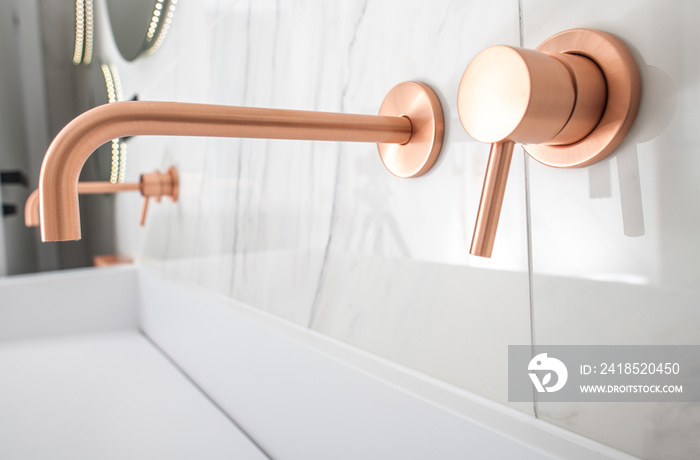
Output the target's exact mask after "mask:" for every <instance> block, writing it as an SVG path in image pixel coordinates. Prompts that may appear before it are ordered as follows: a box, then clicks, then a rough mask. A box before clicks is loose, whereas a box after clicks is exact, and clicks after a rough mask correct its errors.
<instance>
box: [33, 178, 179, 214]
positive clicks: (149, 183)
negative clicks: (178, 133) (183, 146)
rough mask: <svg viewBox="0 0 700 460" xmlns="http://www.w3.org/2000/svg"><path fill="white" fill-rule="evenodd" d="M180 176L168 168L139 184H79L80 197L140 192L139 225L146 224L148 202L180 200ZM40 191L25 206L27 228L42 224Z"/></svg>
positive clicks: (35, 191)
mask: <svg viewBox="0 0 700 460" xmlns="http://www.w3.org/2000/svg"><path fill="white" fill-rule="evenodd" d="M178 190H179V185H178V175H177V169H175V168H174V167H170V168H168V170H167V171H166V172H164V173H161V172H159V171H153V172H152V173H148V174H141V178H140V179H139V181H138V182H123V183H116V184H113V183H111V182H106V181H105V182H78V194H79V195H97V194H103V193H118V192H129V191H140V192H141V196H143V197H144V200H143V207H142V208H141V216H140V218H139V225H141V226H143V225H145V224H146V213H147V212H148V202H149V200H150V199H151V198H153V199H155V200H156V201H160V200H161V198H163V197H164V196H167V197H168V198H169V199H170V201H173V202H174V201H177V198H178ZM39 217H40V216H39V189H36V190H34V191H33V192H32V193H30V194H29V196H28V197H27V202H26V204H25V205H24V224H25V225H26V226H27V227H36V226H38V225H39V223H40V218H39Z"/></svg>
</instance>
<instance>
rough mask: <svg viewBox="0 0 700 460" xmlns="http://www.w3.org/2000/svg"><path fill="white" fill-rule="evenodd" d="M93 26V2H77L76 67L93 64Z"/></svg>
mask: <svg viewBox="0 0 700 460" xmlns="http://www.w3.org/2000/svg"><path fill="white" fill-rule="evenodd" d="M93 24H94V20H93V7H92V0H75V47H74V48H73V64H75V65H81V64H83V65H90V63H91V62H92V50H93V45H92V43H93Z"/></svg>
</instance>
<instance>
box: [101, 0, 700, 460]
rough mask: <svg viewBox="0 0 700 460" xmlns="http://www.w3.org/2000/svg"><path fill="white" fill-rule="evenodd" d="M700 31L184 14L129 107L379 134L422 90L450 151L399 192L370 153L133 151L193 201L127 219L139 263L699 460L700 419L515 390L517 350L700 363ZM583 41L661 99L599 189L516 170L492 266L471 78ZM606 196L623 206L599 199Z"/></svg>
mask: <svg viewBox="0 0 700 460" xmlns="http://www.w3.org/2000/svg"><path fill="white" fill-rule="evenodd" d="M520 3H521V4H520ZM697 9H698V6H697V4H696V2H694V1H693V0H675V1H667V2H657V1H654V0H647V1H641V0H619V1H616V2H609V1H607V2H603V1H597V0H586V1H582V2H561V1H554V0H552V1H547V0H523V1H522V2H518V1H516V0H498V1H490V2H481V1H461V2H454V1H447V0H444V1H442V0H435V1H432V2H421V1H406V0H393V1H386V0H383V1H378V0H377V1H375V0H367V1H364V2H359V1H357V2H327V1H323V0H318V1H304V2H297V1H291V0H278V1H272V0H266V1H260V0H256V1H251V2H243V1H239V2H229V1H219V2H217V1H214V0H211V1H206V2H180V4H178V10H177V15H176V17H175V21H174V22H173V26H172V28H171V31H170V36H169V37H168V39H167V40H166V42H165V44H164V47H163V48H162V49H161V50H160V51H159V52H158V53H157V54H155V55H153V56H151V57H149V58H147V59H143V60H137V61H135V62H134V63H132V64H126V63H124V62H120V64H121V66H122V67H120V71H121V73H122V78H123V81H124V84H125V86H126V88H125V91H126V92H127V93H134V92H137V93H138V94H139V97H140V99H142V100H170V101H187V102H201V103H213V104H226V105H245V106H263V107H277V108H291V109H306V110H324V111H339V112H352V113H368V114H373V113H376V112H377V110H378V108H379V105H380V104H381V101H382V98H383V97H384V95H385V94H386V93H387V91H388V90H389V89H390V88H391V87H392V86H393V85H395V84H397V83H399V82H401V81H404V80H419V81H424V82H426V83H428V84H430V85H432V86H433V87H434V88H435V89H436V90H437V91H438V94H439V95H440V98H441V102H442V103H443V105H444V109H445V117H446V124H447V125H446V142H445V147H444V149H443V152H442V154H441V158H440V160H439V161H438V164H437V166H436V168H435V169H434V170H433V171H432V172H431V173H430V174H428V175H427V176H425V177H422V178H419V179H414V180H401V179H397V178H395V177H393V176H391V175H390V174H389V173H388V172H387V171H385V170H384V169H383V166H382V165H381V163H380V161H379V159H378V156H377V152H376V147H375V146H373V145H362V144H336V143H329V142H319V143H311V142H295V141H264V140H236V139H197V138H154V137H150V138H149V137H139V138H135V139H133V140H132V141H131V144H130V147H129V150H130V159H129V171H128V175H129V176H130V177H129V179H131V180H135V178H136V177H137V176H138V174H139V173H141V172H146V171H150V170H152V169H154V168H160V169H164V168H166V167H167V166H170V165H175V166H177V167H178V168H179V170H180V175H181V176H180V177H181V179H182V183H181V199H180V201H179V202H178V203H177V204H170V203H160V204H153V205H152V206H151V210H150V216H149V222H148V225H147V227H146V228H145V229H141V228H139V227H138V226H137V222H136V221H137V215H138V210H139V206H140V199H139V197H138V196H135V195H126V194H124V195H122V196H120V197H119V198H118V203H117V207H118V230H117V237H118V245H119V248H120V250H121V252H124V253H130V254H133V255H136V256H140V257H141V259H142V260H143V261H144V262H146V263H151V264H152V265H154V266H156V267H160V268H161V269H162V270H163V271H164V272H166V273H169V274H171V275H173V276H175V277H179V278H181V279H184V280H187V281H192V282H195V283H197V284H200V285H202V286H204V287H207V288H209V289H211V290H213V291H215V292H219V293H221V294H223V295H226V296H230V297H233V298H235V299H238V300H241V301H243V302H245V303H248V304H250V305H252V306H255V307H258V308H260V309H262V310H266V311H269V312H271V313H273V314H276V315H278V316H280V317H283V318H286V319H288V320H290V321H293V322H296V323H298V324H301V325H303V326H306V327H309V328H312V329H314V330H317V331H319V332H321V333H324V334H328V335H330V336H332V337H335V338H338V339H340V340H343V341H345V342H348V343H350V344H352V345H354V346H357V347H360V348H363V349H365V350H368V351H370V352H373V353H376V354H379V355H381V356H383V357H386V358H389V359H392V360H394V361H396V362H398V363H401V364H404V365H407V366H409V367H412V368H414V369H416V370H418V371H421V372H425V373H428V374H430V375H432V376H435V377H438V378H440V379H442V380H444V381H446V382H449V383H451V384H453V385H457V386H459V387H461V388H464V389H467V390H470V391H473V392H476V393H478V394H480V395H484V396H487V397H489V398H491V399H493V400H495V401H498V402H501V403H503V404H509V405H511V406H514V407H516V408H518V409H520V410H522V411H524V412H526V413H529V414H532V415H533V417H534V416H535V415H534V414H535V413H537V416H538V417H540V418H542V419H545V420H547V421H550V422H552V423H554V424H557V425H560V426H563V427H565V428H567V429H570V430H572V431H575V432H578V433H581V434H583V435H585V436H588V437H591V438H593V439H596V440H598V441H601V442H603V443H606V444H609V445H611V446H613V447H615V448H618V449H621V450H623V451H626V452H629V453H632V454H634V455H637V456H640V457H642V458H666V459H681V458H690V457H697V456H698V455H700V446H698V444H697V440H696V439H695V435H694V434H693V433H697V430H698V428H699V424H700V405H698V404H677V405H669V404H666V405H661V404H644V405H641V404H637V405H622V404H578V405H577V404H568V405H567V404H558V405H550V406H547V405H544V404H539V405H533V404H525V403H518V404H513V403H508V402H507V392H506V390H507V388H506V379H505V369H506V357H507V345H512V344H528V343H531V341H532V340H533V339H534V341H535V343H537V344H568V343H579V344H587V343H591V344H614V343H620V344H698V343H700V334H699V333H698V328H697V324H698V320H699V319H700V318H698V313H697V309H696V307H697V305H698V304H700V302H698V300H699V299H698V297H699V294H700V292H699V289H700V288H699V286H700V283H698V282H697V281H698V276H699V274H700V267H699V266H698V264H699V263H700V262H698V261H699V260H700V258H699V257H697V256H698V255H700V254H698V252H699V251H700V242H698V238H697V235H698V233H699V231H700V221H699V220H698V215H699V214H698V213H697V212H695V211H694V210H695V209H697V203H695V200H696V199H697V198H696V197H698V196H700V194H698V193H697V192H698V191H697V190H696V189H697V187H698V185H697V184H698V182H697V181H696V180H695V178H694V176H693V174H695V172H696V171H697V170H698V168H697V167H695V166H696V165H695V162H696V161H697V160H696V156H697V155H696V153H695V150H696V148H695V147H694V145H695V144H696V141H695V138H694V134H695V132H694V130H695V129H696V128H695V126H696V125H697V122H698V119H699V118H700V117H699V112H698V109H697V107H698V104H697V102H698V91H699V90H700V84H699V83H698V71H699V70H700V64H699V61H698V59H697V55H698V47H699V46H700V45H698V43H700V41H699V40H698V38H699V37H698V36H697V34H698V32H697V29H698V27H697V26H698V21H700V15H698V11H697ZM572 27H589V28H598V29H601V30H605V31H607V32H611V33H613V34H616V35H617V36H619V37H620V38H621V39H622V40H623V41H625V42H626V43H628V44H629V45H630V48H631V49H632V51H633V53H634V55H635V58H636V59H637V61H638V63H639V65H640V68H641V71H642V79H643V85H644V89H643V102H642V107H641V110H640V115H639V119H638V122H637V123H636V125H635V127H634V129H633V131H632V133H631V134H630V136H629V139H628V140H627V141H626V142H625V143H624V144H623V146H622V147H621V149H620V150H619V152H618V153H617V154H616V155H613V156H612V157H611V158H610V159H608V160H605V161H604V162H603V163H601V164H600V165H599V166H597V167H596V168H595V169H585V170H567V171H562V170H555V169H550V168H546V167H544V166H541V165H539V164H537V163H535V162H533V161H527V160H526V159H525V157H524V156H523V155H522V154H521V153H520V149H518V150H516V155H515V158H514V162H513V163H514V164H513V166H512V167H511V171H510V176H509V184H508V188H507V192H506V197H505V202H504V209H503V215H502V217H501V224H500V228H499V233H498V237H497V241H496V248H495V251H494V256H493V258H491V259H488V260H487V259H480V258H475V257H471V256H468V254H467V253H468V247H469V243H470V241H469V240H470V238H471V232H472V228H473V224H474V219H475V216H476V208H477V206H478V202H479V193H480V190H481V182H482V180H483V172H484V169H485V165H486V158H487V154H488V146H486V145H481V144H478V143H476V142H474V141H472V140H471V139H470V138H469V137H468V136H467V135H466V134H465V132H464V130H463V129H462V127H461V125H460V124H459V122H458V120H457V118H456V117H457V115H456V93H457V87H458V84H459V79H460V78H461V75H462V72H463V71H464V69H465V67H466V65H467V64H468V63H469V62H470V60H471V59H472V58H473V57H474V56H475V55H476V54H477V53H478V52H479V51H481V50H482V49H484V48H486V47H488V46H490V45H494V44H508V45H515V46H518V45H519V44H520V41H521V36H522V40H523V44H524V45H525V46H527V47H535V46H536V45H537V44H539V43H540V42H541V41H543V40H544V39H545V38H547V37H548V36H550V35H552V34H554V33H556V32H559V31H561V30H564V29H568V28H572ZM104 38H105V39H106V37H104ZM103 46H104V47H105V48H104V50H105V51H103V52H104V53H106V54H109V53H115V51H114V49H113V47H111V46H110V44H109V43H108V42H104V43H103ZM109 58H110V59H112V60H113V61H117V62H119V61H120V60H119V58H118V57H117V56H116V55H114V54H113V55H111V56H109ZM526 161H527V168H526V167H525V163H526ZM618 171H619V173H618ZM526 177H527V182H528V184H529V203H527V202H526V188H525V179H526ZM608 177H609V179H608ZM592 184H593V185H592ZM596 184H598V185H596ZM601 184H602V186H601ZM606 184H609V189H610V192H609V193H607V195H609V196H608V197H603V198H592V197H591V196H592V195H591V194H592V192H591V190H590V189H591V187H593V189H594V190H593V195H596V194H597V195H600V194H601V190H602V192H603V193H602V195H606V193H605V189H606V187H605V185H606ZM528 225H529V227H530V234H531V242H529V241H528V238H527V230H528ZM625 229H626V231H627V233H630V234H631V233H637V234H639V233H641V231H642V229H643V230H644V235H643V236H637V237H634V238H633V237H628V236H625V234H624V233H625ZM530 263H531V264H532V271H529V264H530Z"/></svg>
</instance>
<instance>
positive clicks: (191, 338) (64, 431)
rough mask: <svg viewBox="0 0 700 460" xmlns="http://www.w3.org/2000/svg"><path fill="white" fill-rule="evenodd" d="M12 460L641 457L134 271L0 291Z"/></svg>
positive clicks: (0, 395) (3, 404)
mask: <svg viewBox="0 0 700 460" xmlns="http://www.w3.org/2000/svg"><path fill="white" fill-rule="evenodd" d="M0 299H2V300H1V304H0V372H1V373H2V374H1V378H0V458H3V459H4V458H7V459H43V458H70V459H80V458H85V459H96V458H99V459H108V458H120V459H121V458H128V459H141V458H143V459H156V458H158V459H179V458H182V459H217V458H246V459H248V458H251V459H254V458H267V457H271V458H275V459H343V458H347V459H372V458H376V459H394V458H397V459H398V458H401V459H411V458H415V459H426V458H439V459H448V458H460V459H463V458H479V459H482V458H499V459H503V458H518V459H541V458H567V459H591V458H601V459H603V458H631V457H629V456H627V455H625V454H622V453H620V452H617V451H614V450H612V449H609V448H607V447H604V446H602V445H599V444H597V443H594V442H592V441H589V440H586V439H584V438H581V437H578V436H576V435H573V434H571V433H568V432H566V431H564V430H561V429H558V428H555V427H553V426H551V425H549V424H547V423H544V422H540V421H538V420H536V419H535V418H533V417H530V416H527V415H525V414H522V413H520V412H517V411H515V410H511V409H509V408H505V407H503V406H500V405H498V404H495V403H492V402H489V401H487V400H485V399H483V398H479V397H477V396H474V395H472V394H469V393H467V392H464V391H461V390H458V389H455V388H453V387H450V386H449V385H446V384H443V383H441V382H439V381H436V380H434V379H431V378H429V377H426V376H424V375H421V374H418V373H415V372H412V371H410V370H408V369H404V368H402V367H400V366H398V365H396V364H394V363H391V362H388V361H385V360H382V359H380V358H377V357H375V356H372V355H369V354H367V353H364V352H362V351H359V350H356V349H354V348H351V347H348V346H346V345H344V344H342V343H339V342H336V341H333V340H331V339H328V338H326V337H324V336H321V335H319V334H316V333H314V332H312V331H309V330H307V329H303V328H300V327H298V326H295V325H293V324H290V323H287V322H285V321H282V320H280V319H278V318H275V317H272V316H269V315H267V314H265V313H263V312H260V311H258V310H255V309H253V308H250V307H248V306H246V305H242V304H240V303H237V302H235V301H232V300H230V299H226V298H223V297H219V296H216V295H212V294H210V293H208V292H206V291H203V290H201V289H198V288H194V287H183V286H181V285H180V284H178V283H175V282H173V281H172V280H170V279H167V278H165V277H163V276H162V275H160V274H157V273H156V272H152V271H150V270H147V269H144V268H138V267H120V268H109V269H87V270H77V271H68V272H61V273H52V274H41V275H32V276H25V277H16V278H6V279H3V280H0Z"/></svg>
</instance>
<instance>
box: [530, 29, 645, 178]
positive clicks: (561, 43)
mask: <svg viewBox="0 0 700 460" xmlns="http://www.w3.org/2000/svg"><path fill="white" fill-rule="evenodd" d="M537 49H538V50H539V51H542V52H545V53H551V54H554V53H567V54H577V55H581V56H585V57H587V58H589V59H591V60H592V61H593V62H595V63H596V64H597V65H598V67H600V70H601V71H602V72H603V76H604V77H605V82H606V87H607V93H608V94H607V101H606V104H605V109H604V111H603V116H602V118H601V119H600V122H599V123H598V124H597V125H596V127H595V128H594V129H593V131H591V133H590V134H588V135H587V136H586V137H585V138H583V139H581V140H580V141H578V142H576V143H573V144H568V145H546V144H538V145H524V146H523V147H524V148H525V150H526V151H527V153H528V154H530V156H531V157H532V158H534V159H535V160H537V161H539V162H540V163H543V164H546V165H548V166H553V167H555V168H576V167H582V166H588V165H591V164H593V163H596V162H598V161H600V160H602V159H603V158H605V157H607V156H608V155H610V154H611V153H612V152H613V151H614V150H615V149H616V148H617V147H618V146H619V145H620V144H621V143H622V141H623V139H624V138H625V136H626V135H627V133H628V132H629V130H630V127H631V126H632V123H633V122H634V119H635V117H636V116H637V110H638V109H639V99H640V95H641V87H642V84H641V78H640V76H639V68H638V67H637V63H636V61H635V60H634V57H633V56H632V53H631V52H630V50H629V49H628V48H627V46H626V45H625V44H624V43H623V42H622V41H621V40H620V39H618V38H617V37H615V36H613V35H611V34H608V33H605V32H601V31H598V30H591V29H571V30H565V31H563V32H560V33H558V34H556V35H554V36H552V37H550V38H548V39H547V40H545V41H544V42H543V43H542V44H541V45H540V46H538V47H537Z"/></svg>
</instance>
